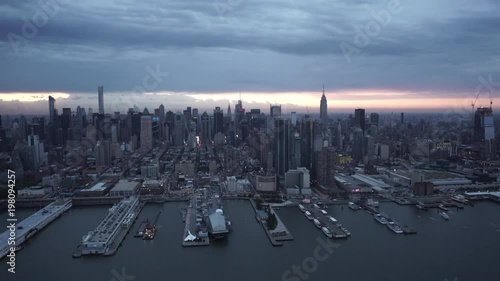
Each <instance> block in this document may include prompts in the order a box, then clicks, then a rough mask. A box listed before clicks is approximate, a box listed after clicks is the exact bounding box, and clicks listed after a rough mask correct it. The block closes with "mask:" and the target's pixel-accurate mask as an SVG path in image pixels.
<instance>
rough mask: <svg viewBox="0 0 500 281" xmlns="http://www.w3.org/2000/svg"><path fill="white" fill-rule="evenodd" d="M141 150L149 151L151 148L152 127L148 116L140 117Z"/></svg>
mask: <svg viewBox="0 0 500 281" xmlns="http://www.w3.org/2000/svg"><path fill="white" fill-rule="evenodd" d="M140 141H141V149H142V150H143V151H149V150H151V149H152V148H153V125H152V119H151V116H150V115H142V116H141V136H140Z"/></svg>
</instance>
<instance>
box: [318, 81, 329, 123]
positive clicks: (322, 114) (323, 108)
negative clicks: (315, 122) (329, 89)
mask: <svg viewBox="0 0 500 281" xmlns="http://www.w3.org/2000/svg"><path fill="white" fill-rule="evenodd" d="M319 118H320V119H321V123H322V124H323V125H327V124H328V105H327V101H326V96H325V86H324V85H323V95H322V96H321V103H320V106H319Z"/></svg>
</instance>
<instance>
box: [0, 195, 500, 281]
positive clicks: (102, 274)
mask: <svg viewBox="0 0 500 281" xmlns="http://www.w3.org/2000/svg"><path fill="white" fill-rule="evenodd" d="M184 205H185V204H184V203H167V204H165V205H154V204H152V205H146V207H145V208H144V209H143V211H142V213H141V214H140V216H139V218H138V220H137V221H136V223H135V225H134V226H133V227H132V229H131V232H130V233H129V235H128V236H127V237H126V239H125V240H124V242H123V245H122V246H121V247H120V248H119V250H118V252H117V254H116V255H115V256H112V257H83V258H79V259H74V258H72V253H73V251H74V250H75V248H76V246H77V245H78V244H79V243H80V241H81V239H82V236H83V235H84V234H86V233H87V232H88V231H90V230H93V229H94V227H95V226H96V225H97V224H98V223H99V222H100V221H101V220H102V219H103V218H104V217H105V215H106V213H107V210H108V208H109V206H108V207H87V208H74V209H71V210H70V211H69V212H67V213H66V214H64V215H63V216H62V217H60V218H59V219H57V220H56V221H55V222H53V223H52V224H50V225H49V226H47V227H46V228H45V229H44V230H43V231H41V232H40V233H39V234H38V235H36V236H35V237H34V238H33V239H32V240H31V241H30V242H29V243H28V244H26V245H25V246H26V247H25V248H24V249H23V250H22V251H20V252H19V253H18V256H17V260H16V273H15V274H11V273H8V272H7V268H8V266H7V264H6V262H7V259H5V258H4V259H2V260H1V265H0V280H2V281H4V280H19V281H31V280H33V281H94V280H103V281H133V280H135V281H155V280H169V281H202V280H207V281H247V280H248V281H255V280H264V281H265V280H270V281H272V280H276V281H278V280H291V281H297V280H313V281H314V280H335V281H358V280H360V281H361V280H362V281H385V280H387V281H393V280H394V281H443V280H449V281H452V280H457V281H469V280H470V281H489V280H491V281H500V205H499V204H496V203H492V202H481V203H476V205H475V207H466V208H465V209H463V210H458V211H457V210H455V209H453V210H451V211H450V212H449V215H450V220H449V221H445V220H444V219H443V218H441V217H440V216H439V215H438V214H437V212H436V211H435V210H434V211H429V212H425V211H420V210H418V209H416V208H415V207H410V206H399V205H396V204H394V203H381V206H380V209H381V211H382V212H384V213H386V214H388V215H389V216H391V217H392V218H394V219H396V220H398V221H400V222H401V223H403V224H406V225H408V226H410V227H412V228H414V229H416V230H417V231H418V234H416V235H403V234H395V233H393V232H391V231H390V230H389V229H388V228H387V227H386V226H383V225H381V224H379V223H378V222H376V221H375V220H374V219H373V217H372V216H370V215H369V214H368V213H366V212H365V211H358V212H353V211H352V210H350V209H349V208H348V207H347V206H343V207H341V206H330V207H329V208H328V209H326V210H327V211H328V213H330V214H331V215H333V216H334V217H335V218H336V219H337V220H338V221H339V222H340V223H342V224H343V225H345V226H346V227H347V228H348V229H349V230H350V232H351V233H352V235H351V237H350V238H349V239H346V240H331V242H333V243H338V245H337V246H336V247H332V248H328V249H325V248H323V247H322V246H321V245H322V244H325V242H318V239H319V240H322V241H327V238H326V237H325V236H324V234H323V233H322V232H321V231H320V230H318V229H317V228H316V227H315V226H314V225H313V224H312V223H311V222H310V221H308V220H307V219H306V218H305V216H304V215H303V214H302V213H301V212H300V210H299V209H298V208H297V207H287V208H281V209H280V210H278V211H277V212H278V214H279V215H280V218H281V219H282V220H283V221H284V222H285V224H286V226H287V227H288V229H289V230H290V232H291V233H292V235H293V236H294V237H295V240H294V241H290V242H285V245H284V246H283V247H272V246H271V243H270V242H269V240H268V238H267V236H266V235H265V233H264V231H263V229H262V227H261V226H260V225H259V224H258V223H257V221H256V219H255V216H254V212H253V209H252V208H251V206H250V203H249V202H247V201H226V203H225V205H226V206H225V207H226V208H225V209H226V211H227V213H228V214H229V216H230V219H231V222H232V224H233V231H232V233H230V236H229V237H228V240H227V241H223V242H220V243H219V242H216V243H215V244H214V243H212V245H211V246H208V247H199V248H183V247H181V239H182V238H183V237H182V231H183V227H184V225H183V223H182V219H181V216H180V212H179V209H180V207H181V206H184ZM161 208H163V213H162V214H161V217H160V220H159V230H158V232H157V235H156V237H155V239H154V240H152V241H143V240H141V239H138V238H134V237H133V232H135V230H136V228H137V225H138V224H139V223H140V222H141V221H142V220H143V219H145V218H149V219H150V220H152V219H153V218H154V216H155V215H156V213H157V212H158V210H159V209H161ZM34 211H35V210H33V209H20V210H18V211H17V216H18V219H20V218H23V217H26V216H28V215H30V214H31V213H33V212H34ZM6 218H7V217H6V212H5V211H2V212H1V213H0V219H1V225H2V226H3V227H2V231H5V230H6V228H5V225H6ZM318 247H319V249H318V250H316V249H317V248H318ZM328 251H330V253H329V252H328ZM315 252H316V253H317V254H319V255H320V256H319V257H320V260H318V258H317V257H318V255H315ZM315 257H316V258H315ZM299 266H300V267H301V269H300V270H301V271H300V273H296V272H297V271H294V268H295V269H297V267H299ZM303 266H305V267H306V269H307V270H304V268H303ZM287 271H288V272H287ZM285 273H286V274H285ZM306 278H307V279H306Z"/></svg>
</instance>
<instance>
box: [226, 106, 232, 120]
mask: <svg viewBox="0 0 500 281" xmlns="http://www.w3.org/2000/svg"><path fill="white" fill-rule="evenodd" d="M227 116H228V117H229V121H233V116H232V115H231V103H228V104H227Z"/></svg>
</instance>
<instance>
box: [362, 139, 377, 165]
mask: <svg viewBox="0 0 500 281" xmlns="http://www.w3.org/2000/svg"><path fill="white" fill-rule="evenodd" d="M364 145H365V149H364V153H365V155H364V157H363V158H364V159H363V162H365V164H366V163H367V162H368V161H371V160H373V158H374V157H375V139H374V138H373V137H372V136H366V137H365V143H364Z"/></svg>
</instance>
